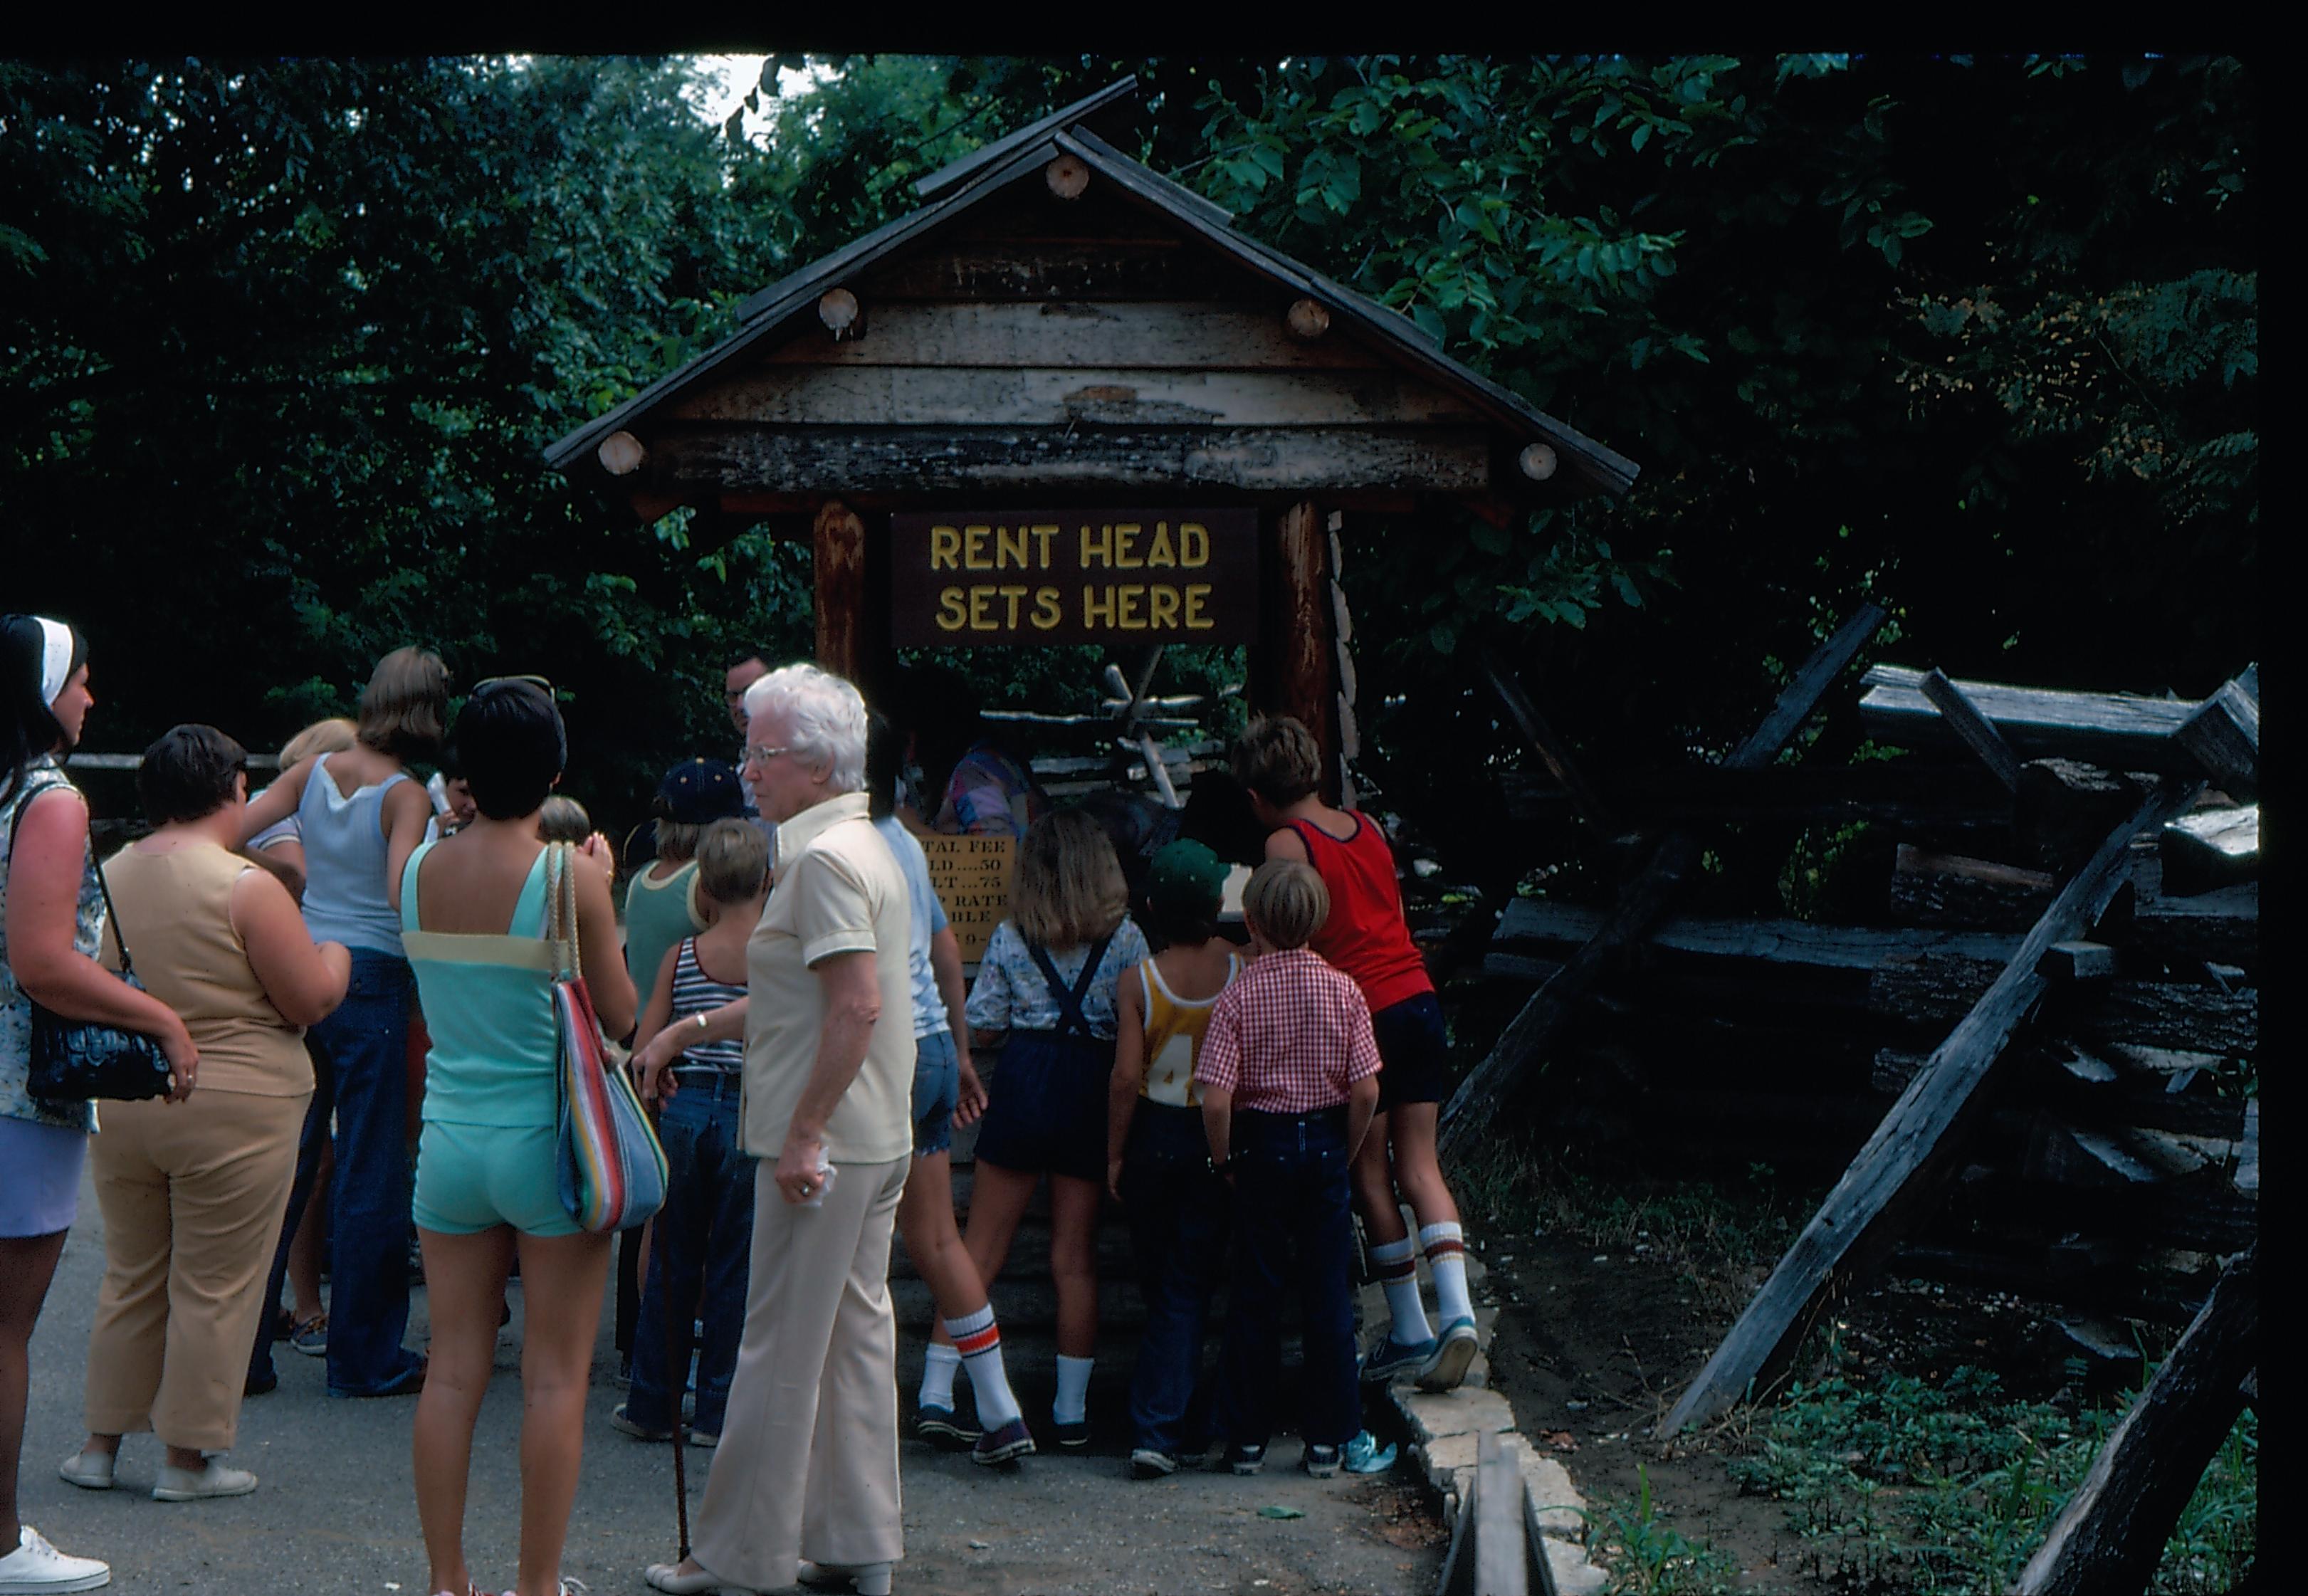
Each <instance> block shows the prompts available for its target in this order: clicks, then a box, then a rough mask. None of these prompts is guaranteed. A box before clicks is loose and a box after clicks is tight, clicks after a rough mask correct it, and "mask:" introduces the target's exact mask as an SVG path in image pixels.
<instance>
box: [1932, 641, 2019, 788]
mask: <svg viewBox="0 0 2308 1596" xmlns="http://www.w3.org/2000/svg"><path fill="white" fill-rule="evenodd" d="M1924 696H1925V698H1928V699H1930V700H1931V701H1932V703H1933V707H1935V708H1936V709H1937V710H1938V711H1939V712H1940V713H1941V714H1942V715H1943V716H1945V717H1946V718H1947V723H1948V729H1950V730H1951V731H1952V732H1954V733H1955V735H1956V736H1957V738H1959V739H1960V740H1961V741H1962V743H1963V746H1965V747H1967V748H1968V749H1970V750H1971V751H1972V752H1973V753H1974V754H1976V755H1979V762H1980V763H1982V764H1984V765H1985V766H1986V767H1987V771H1988V774H1990V775H1992V776H1994V778H1995V780H1996V781H1998V782H1999V783H2001V784H2002V788H2003V790H2004V791H2006V792H2017V791H2019V755H2017V754H2014V753H2013V752H2012V751H2011V744H2009V743H2007V742H2005V741H2004V740H2003V734H2002V732H2000V731H1998V730H1996V729H1995V726H1994V722H1992V721H1991V720H1988V718H1987V717H1986V716H1985V715H1983V714H1981V713H1980V712H1979V711H1978V710H1977V709H1976V708H1975V707H1974V706H1973V704H1972V702H1971V700H1970V699H1968V698H1966V697H1965V696H1964V695H1963V690H1962V689H1961V688H1960V687H1958V686H1956V685H1955V684H1954V683H1953V682H1951V681H1950V680H1948V677H1947V672H1945V671H1943V670H1942V669H1939V668H1938V667H1937V666H1934V667H1933V668H1932V671H1931V674H1930V675H1928V676H1926V677H1924Z"/></svg>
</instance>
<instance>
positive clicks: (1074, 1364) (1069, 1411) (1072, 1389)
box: [1050, 1352, 1098, 1424]
mask: <svg viewBox="0 0 2308 1596" xmlns="http://www.w3.org/2000/svg"><path fill="white" fill-rule="evenodd" d="M1097 1361H1098V1359H1095V1358H1069V1357H1067V1356H1066V1355H1065V1354H1064V1352H1061V1353H1059V1354H1058V1395H1057V1400H1056V1401H1055V1402H1052V1403H1051V1404H1050V1417H1051V1418H1053V1419H1056V1420H1057V1421H1058V1422H1059V1423H1060V1424H1080V1423H1081V1422H1083V1421H1084V1420H1085V1419H1088V1418H1089V1371H1090V1366H1091V1365H1092V1364H1094V1363H1096V1362H1097Z"/></svg>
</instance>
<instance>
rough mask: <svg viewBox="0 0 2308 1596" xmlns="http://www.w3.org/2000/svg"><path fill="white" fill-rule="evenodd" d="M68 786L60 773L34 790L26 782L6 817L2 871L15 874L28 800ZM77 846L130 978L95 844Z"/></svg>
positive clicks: (131, 967) (132, 968)
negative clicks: (5, 853)
mask: <svg viewBox="0 0 2308 1596" xmlns="http://www.w3.org/2000/svg"><path fill="white" fill-rule="evenodd" d="M71 786H72V779H71V778H70V777H68V776H65V775H62V774H59V775H57V776H56V779H55V780H53V781H43V782H41V783H40V784H39V786H38V787H34V786H32V785H31V784H30V782H29V781H27V782H26V784H25V789H24V792H23V795H22V797H21V798H18V799H17V800H16V812H15V814H13V815H10V816H9V818H8V862H7V864H6V865H5V866H4V867H0V868H4V869H6V870H7V871H8V873H9V874H11V875H13V874H14V873H15V869H16V839H17V837H18V835H20V834H21V833H22V831H23V829H24V811H25V810H26V809H28V808H30V807H31V805H32V800H33V799H34V798H39V796H40V794H42V793H44V792H53V791H55V790H56V789H57V788H59V787H71ZM75 790H77V789H75ZM82 801H83V802H85V801H86V800H82ZM80 846H81V856H80V857H81V862H82V864H84V865H86V866H87V867H89V868H90V869H91V870H94V871H95V872H96V890H97V891H98V892H99V893H101V894H102V895H103V898H104V922H105V924H106V925H108V926H109V927H111V928H112V942H113V945H114V946H116V947H117V948H118V949H119V950H120V973H121V974H123V975H133V974H134V973H135V972H136V963H135V961H134V960H133V959H131V958H130V957H129V956H128V934H127V933H126V932H125V931H123V930H122V929H121V928H120V911H119V910H116V909H115V908H114V907H113V906H112V885H111V884H110V883H109V882H108V881H106V880H105V879H104V867H103V866H102V865H99V864H98V863H97V862H96V849H95V844H94V843H93V842H91V841H90V840H89V839H87V838H85V837H83V838H82V839H81V845H80ZM101 941H102V939H101V938H99V944H101Z"/></svg>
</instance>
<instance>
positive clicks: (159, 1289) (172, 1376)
mask: <svg viewBox="0 0 2308 1596" xmlns="http://www.w3.org/2000/svg"><path fill="white" fill-rule="evenodd" d="M311 1099H312V1093H310V1092H305V1093H302V1094H300V1095H298V1096H296V1097H258V1096H256V1095H254V1093H251V1092H245V1091H213V1090H211V1089H208V1088H204V1087H202V1088H195V1089H194V1092H193V1095H192V1096H191V1097H189V1098H187V1099H185V1100H184V1101H183V1102H181V1103H168V1102H165V1101H160V1100H151V1101H146V1102H134V1103H107V1104H105V1105H104V1111H103V1115H102V1123H103V1126H104V1128H103V1130H102V1131H101V1132H99V1134H98V1135H97V1136H96V1138H95V1140H94V1142H93V1143H91V1145H90V1151H89V1162H90V1166H91V1167H92V1169H94V1172H95V1177H96V1198H97V1203H98V1204H99V1207H100V1208H101V1209H102V1210H103V1212H104V1263H105V1267H104V1285H103V1288H102V1290H100V1291H99V1293H98V1295H97V1299H96V1325H95V1328H94V1329H93V1330H91V1331H90V1333H89V1338H88V1428H90V1430H91V1431H93V1432H95V1433H96V1434H98V1435H100V1436H117V1435H127V1434H131V1433H133V1432H136V1431H141V1430H148V1429H149V1430H153V1431H157V1432H158V1433H159V1436H160V1438H161V1439H162V1440H163V1441H166V1442H167V1443H168V1445H172V1446H185V1447H197V1448H199V1449H200V1450H202V1451H203V1452H221V1451H223V1450H225V1449H226V1448H227V1447H228V1446H230V1445H232V1442H233V1436H234V1433H235V1432H236V1431H237V1429H238V1428H239V1425H240V1401H241V1388H242V1386H243V1385H244V1384H245V1382H246V1380H247V1378H248V1350H249V1347H250V1345H251V1343H252V1342H253V1341H254V1337H255V1334H256V1323H257V1318H258V1316H259V1315H260V1314H261V1313H262V1312H263V1307H264V1301H263V1298H264V1281H265V1277H266V1276H267V1274H268V1273H270V1272H271V1265H272V1249H273V1247H274V1244H275V1243H277V1242H278V1241H279V1240H280V1221H281V1220H282V1218H283V1217H284V1216H285V1215H286V1213H287V1212H288V1187H289V1186H290V1184H291V1183H292V1182H293V1181H294V1180H295V1178H296V1175H297V1132H298V1130H299V1129H300V1128H301V1127H302V1126H303V1125H304V1123H305V1106H306V1103H307V1102H309V1101H310V1100H311Z"/></svg>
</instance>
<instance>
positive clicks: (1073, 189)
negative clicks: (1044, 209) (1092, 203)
mask: <svg viewBox="0 0 2308 1596" xmlns="http://www.w3.org/2000/svg"><path fill="white" fill-rule="evenodd" d="M1042 181H1044V182H1045V183H1047V184H1048V185H1050V192H1051V193H1052V194H1055V195H1057V196H1058V198H1060V199H1062V200H1078V199H1080V198H1081V195H1082V190H1084V189H1085V188H1088V187H1089V167H1088V166H1087V165H1086V164H1085V163H1084V162H1083V161H1082V160H1081V157H1080V156H1075V155H1061V156H1059V157H1058V158H1057V159H1056V160H1054V161H1052V162H1050V164H1049V165H1047V166H1046V167H1044V168H1042Z"/></svg>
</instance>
